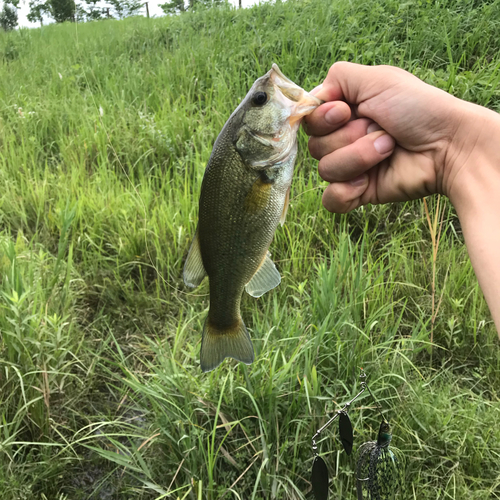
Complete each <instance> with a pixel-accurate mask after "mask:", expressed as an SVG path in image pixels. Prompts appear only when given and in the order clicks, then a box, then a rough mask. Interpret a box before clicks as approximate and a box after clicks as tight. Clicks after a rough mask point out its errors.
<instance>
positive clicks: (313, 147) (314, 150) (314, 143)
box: [308, 137, 322, 160]
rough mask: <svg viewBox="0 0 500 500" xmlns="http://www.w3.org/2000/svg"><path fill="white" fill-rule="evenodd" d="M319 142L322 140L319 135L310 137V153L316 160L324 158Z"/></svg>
mask: <svg viewBox="0 0 500 500" xmlns="http://www.w3.org/2000/svg"><path fill="white" fill-rule="evenodd" d="M319 142H320V139H319V138H318V137H310V138H309V143H308V147H309V153H311V156H312V157H313V158H314V159H315V160H320V159H321V158H322V155H321V147H320V144H319Z"/></svg>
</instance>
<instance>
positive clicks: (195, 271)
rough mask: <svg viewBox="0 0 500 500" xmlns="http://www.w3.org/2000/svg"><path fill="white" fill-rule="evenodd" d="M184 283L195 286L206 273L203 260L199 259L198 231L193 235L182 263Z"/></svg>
mask: <svg viewBox="0 0 500 500" xmlns="http://www.w3.org/2000/svg"><path fill="white" fill-rule="evenodd" d="M182 274H183V278H184V283H185V284H186V285H187V286H189V287H191V288H196V287H197V286H198V285H199V284H200V283H201V282H202V281H203V278H204V277H205V276H206V275H207V272H206V271H205V267H204V266H203V261H202V260H201V251H200V239H199V238H198V231H196V234H195V235H194V238H193V242H192V243H191V248H190V249H189V252H188V256H187V259H186V263H185V264H184V271H183V273H182Z"/></svg>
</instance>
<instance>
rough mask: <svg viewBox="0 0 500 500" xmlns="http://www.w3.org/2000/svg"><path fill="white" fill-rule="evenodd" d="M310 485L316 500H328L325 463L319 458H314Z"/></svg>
mask: <svg viewBox="0 0 500 500" xmlns="http://www.w3.org/2000/svg"><path fill="white" fill-rule="evenodd" d="M311 484H312V488H313V493H314V498H315V499H316V500H327V499H328V469H327V468H326V464H325V461H324V460H323V459H322V458H321V457H316V458H315V459H314V463H313V468H312V474H311Z"/></svg>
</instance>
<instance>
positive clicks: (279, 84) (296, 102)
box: [270, 63, 325, 126]
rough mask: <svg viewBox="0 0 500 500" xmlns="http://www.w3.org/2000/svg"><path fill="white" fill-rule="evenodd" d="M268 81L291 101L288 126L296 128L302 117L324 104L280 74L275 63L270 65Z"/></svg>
mask: <svg viewBox="0 0 500 500" xmlns="http://www.w3.org/2000/svg"><path fill="white" fill-rule="evenodd" d="M270 79H271V82H272V83H273V85H274V86H275V87H276V88H277V89H278V90H279V91H280V92H281V93H282V94H283V96H284V97H286V98H287V99H288V100H289V101H291V103H290V104H291V112H290V118H289V121H290V125H296V126H298V124H299V123H300V120H301V119H302V118H303V117H304V116H306V115H308V114H310V113H312V112H313V111H314V110H315V109H316V108H317V107H318V106H319V105H321V104H323V103H324V102H325V101H322V100H321V99H318V98H317V97H315V96H313V95H311V94H309V92H306V91H305V90H304V89H303V88H302V87H299V86H298V85H297V84H296V83H294V82H292V80H290V79H289V78H287V77H286V76H285V75H284V74H283V73H282V72H281V70H280V69H279V67H278V65H277V64H276V63H273V65H272V68H271V71H270Z"/></svg>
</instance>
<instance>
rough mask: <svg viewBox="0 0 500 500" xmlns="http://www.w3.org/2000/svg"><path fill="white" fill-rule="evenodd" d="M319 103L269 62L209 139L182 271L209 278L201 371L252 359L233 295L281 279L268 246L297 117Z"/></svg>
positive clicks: (283, 193)
mask: <svg viewBox="0 0 500 500" xmlns="http://www.w3.org/2000/svg"><path fill="white" fill-rule="evenodd" d="M322 102H323V101H321V100H320V99H318V98H316V97H314V96H313V95H311V94H309V93H308V92H306V91H305V90H303V89H302V88H301V87H299V86H298V85H296V84H295V83H293V82H292V81H291V80H290V79H288V78H287V77H286V76H285V75H283V73H282V72H281V71H280V69H279V68H278V66H277V65H276V64H273V65H272V68H271V70H270V71H268V72H267V73H266V74H265V75H264V76H262V77H260V78H258V79H257V80H256V81H255V82H254V84H253V85H252V87H251V89H250V90H249V92H248V94H247V95H246V96H245V97H244V99H243V100H242V101H241V103H240V104H239V106H238V107H237V108H236V109H235V111H234V112H233V113H232V114H231V116H230V117H229V119H228V120H227V122H226V123H225V125H224V127H223V128H222V130H221V132H220V134H219V135H218V137H217V139H216V141H215V143H214V147H213V150H212V153H211V155H210V158H209V160H208V164H207V166H206V169H205V173H204V176H203V181H202V186H201V192H200V198H199V214H198V225H197V229H196V232H195V235H194V238H193V241H192V243H191V246H190V249H189V251H188V255H187V258H186V262H185V265H184V270H183V279H184V283H185V284H186V286H188V287H191V288H196V287H197V286H198V285H199V284H200V283H201V282H202V280H203V279H204V278H205V277H206V276H208V279H209V289H210V306H209V311H208V315H207V318H206V319H205V323H204V326H203V331H202V341H201V350H200V365H201V370H202V371H203V372H208V371H211V370H213V369H215V368H217V367H218V366H219V365H220V364H221V363H222V362H223V361H224V359H225V358H228V357H230V358H234V359H236V360H237V361H240V362H242V363H245V364H247V365H249V364H251V363H252V362H253V360H254V350H253V345H252V341H251V339H250V335H249V334H248V331H247V328H246V326H245V324H244V322H243V319H242V318H241V313H240V304H241V297H242V294H243V290H246V292H247V293H248V294H250V295H251V296H252V297H260V296H262V295H263V294H264V293H266V292H267V291H269V290H271V289H273V288H275V287H276V286H278V285H279V284H280V282H281V276H280V274H279V272H278V270H277V269H276V266H275V265H274V262H273V261H272V260H271V258H270V253H269V246H270V244H271V241H272V239H273V237H274V233H275V231H276V229H277V227H278V225H279V224H280V222H281V225H283V223H284V221H285V217H286V213H287V209H288V204H289V201H290V185H291V182H292V176H293V169H294V164H295V159H296V156H297V132H298V128H299V125H300V122H301V119H302V117H304V116H306V115H307V114H309V113H311V112H312V111H314V110H315V109H316V108H317V107H318V106H319V105H320V104H322Z"/></svg>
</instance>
